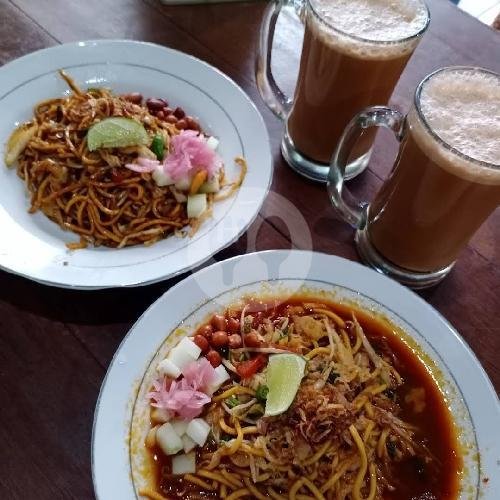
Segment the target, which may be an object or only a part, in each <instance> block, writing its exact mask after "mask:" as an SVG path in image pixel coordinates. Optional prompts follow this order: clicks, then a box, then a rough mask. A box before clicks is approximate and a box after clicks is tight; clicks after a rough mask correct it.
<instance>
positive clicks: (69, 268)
mask: <svg viewBox="0 0 500 500" xmlns="http://www.w3.org/2000/svg"><path fill="white" fill-rule="evenodd" d="M61 68H64V69H65V70H66V71H67V72H68V73H69V74H70V75H71V76H72V77H73V78H74V79H75V80H76V82H77V83H78V84H79V85H81V86H82V87H84V88H86V87H97V86H104V87H110V88H111V89H113V90H114V91H116V92H117V93H128V92H140V93H142V94H143V95H144V96H149V97H163V98H166V99H168V100H169V101H170V102H172V103H175V105H178V106H181V107H183V108H184V109H185V110H186V111H187V112H188V113H189V114H191V115H193V116H195V117H197V118H198V119H199V121H200V123H201V125H202V127H203V128H204V129H205V130H206V131H207V132H208V133H211V134H212V135H215V136H216V137H218V139H219V140H220V143H219V149H218V151H219V153H220V155H221V156H222V158H223V160H224V164H225V167H226V172H227V175H228V178H236V177H237V175H238V171H239V170H238V167H236V166H235V165H234V158H235V157H237V156H243V157H244V158H246V160H247V163H248V167H249V168H248V174H247V176H246V178H245V181H244V183H243V186H242V187H241V189H240V190H239V192H238V193H237V195H236V196H234V197H232V198H229V199H227V200H225V201H223V202H220V203H217V204H215V206H214V213H213V217H212V218H210V219H208V220H206V221H205V222H204V224H203V225H202V226H201V228H200V229H199V230H198V232H197V233H196V234H195V235H194V236H193V237H191V238H188V237H187V238H176V237H170V238H167V239H165V240H162V241H160V242H158V243H157V244H155V245H152V246H150V247H144V246H135V247H128V248H124V249H120V250H116V249H110V248H87V249H84V250H78V251H74V252H70V251H68V250H67V248H66V246H65V244H66V243H67V242H70V241H77V240H78V238H77V237H76V235H74V234H72V233H70V232H67V231H63V230H62V229H61V228H60V227H59V226H58V225H57V224H55V223H53V222H51V221H50V220H49V219H47V218H46V217H45V216H44V215H43V214H42V213H35V214H33V215H30V214H28V212H27V209H28V207H29V197H28V194H27V192H26V189H25V186H24V184H23V182H22V181H21V180H20V179H19V178H18V177H17V175H16V172H15V169H7V168H6V167H5V165H4V162H3V157H4V154H3V152H4V151H3V150H4V147H5V143H6V141H7V139H8V137H9V135H10V134H11V132H12V130H13V129H14V128H15V127H16V125H18V124H19V123H20V122H23V121H26V120H29V119H30V118H31V116H32V111H33V106H34V105H35V104H36V103H37V102H38V101H41V100H43V99H48V98H53V97H58V96H62V95H64V94H65V93H67V92H68V88H67V86H66V84H65V82H64V81H63V80H62V79H61V78H60V77H59V75H58V74H57V70H59V69H61ZM0 107H1V109H2V118H1V120H0V158H1V159H0V227H1V228H2V238H1V239H0V268H3V269H4V270H7V271H10V272H13V273H16V274H20V275H23V276H26V277H28V278H31V279H33V280H36V281H39V282H42V283H47V284H50V285H54V286H61V287H73V288H81V289H96V288H107V287H117V286H137V285H145V284H148V283H152V282H155V281H159V280H162V279H166V278H168V277H171V276H174V275H176V274H178V273H180V272H182V271H186V270H189V269H191V268H193V267H195V266H196V265H198V264H200V263H202V262H203V261H205V260H207V259H208V258H209V257H210V256H212V255H213V254H214V253H216V252H217V251H219V250H221V249H222V248H224V247H226V246H227V245H229V244H230V243H232V242H233V241H235V240H236V239H237V238H238V237H239V236H240V235H241V234H242V233H243V232H244V231H245V230H246V229H247V228H248V226H249V225H250V224H251V222H252V221H253V220H254V219H255V217H256V216H257V213H258V211H259V209H260V207H261V205H262V202H263V201H264V198H265V196H266V194H267V191H268V189H269V185H270V182H271V177H272V159H271V152H270V146H269V138H268V135H267V131H266V127H265V125H264V122H263V120H262V117H261V116H260V114H259V112H258V111H257V109H256V108H255V106H254V105H253V103H252V102H251V101H250V99H249V98H248V97H247V95H246V94H245V93H244V92H243V91H242V90H241V89H240V88H239V87H238V86H237V85H236V84H235V83H234V82H233V81H232V80H231V79H229V78H228V77H227V76H226V75H224V74H223V73H221V72H220V71H218V70H217V69H215V68H213V67H212V66H210V65H208V64H206V63H204V62H202V61H200V60H198V59H195V58H194V57H191V56H188V55H186V54H183V53H181V52H177V51H174V50H171V49H167V48H165V47H160V46H158V45H153V44H148V43H140V42H133V41H105V40H101V41H91V42H79V43H72V44H67V45H61V46H58V47H52V48H49V49H45V50H41V51H38V52H34V53H32V54H29V55H27V56H25V57H22V58H20V59H17V60H16V61H13V62H11V63H9V64H7V65H5V66H3V67H2V68H0Z"/></svg>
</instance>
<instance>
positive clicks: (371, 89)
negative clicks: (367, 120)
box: [256, 0, 430, 182]
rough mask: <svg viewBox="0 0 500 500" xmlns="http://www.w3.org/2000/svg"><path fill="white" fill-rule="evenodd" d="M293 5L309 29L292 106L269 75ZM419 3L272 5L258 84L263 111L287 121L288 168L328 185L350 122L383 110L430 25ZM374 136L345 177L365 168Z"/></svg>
mask: <svg viewBox="0 0 500 500" xmlns="http://www.w3.org/2000/svg"><path fill="white" fill-rule="evenodd" d="M290 5H293V6H295V8H296V10H297V11H298V13H299V15H300V18H301V20H302V21H303V23H304V25H305V34H304V42H303V47H302V56H301V62H300V70H299V76H298V80H297V86H296V90H295V97H294V99H293V100H292V99H290V98H288V97H287V96H286V95H285V94H284V93H283V92H282V91H281V90H280V88H279V87H278V85H277V83H276V81H275V79H274V76H273V74H272V71H271V52H272V43H273V38H274V30H275V25H276V21H277V18H278V15H279V12H280V10H281V9H282V7H283V6H290ZM429 19H430V18H429V11H428V9H427V6H426V5H425V3H424V2H423V1H422V0H402V1H398V2H394V1H393V0H275V1H273V2H271V3H270V5H269V6H268V8H267V10H266V14H265V16H264V21H263V23H262V27H261V34H260V48H259V53H258V58H257V66H256V79H257V86H258V88H259V91H260V94H261V96H262V98H263V99H264V101H265V102H266V104H267V105H268V106H269V107H270V108H271V110H273V111H274V112H275V113H276V114H277V115H278V116H279V117H280V118H282V119H283V120H284V122H285V131H284V136H283V140H282V143H281V151H282V153H283V156H284V158H285V159H286V161H287V162H288V164H289V165H290V166H291V167H292V168H293V169H294V170H296V171H297V172H299V173H300V174H302V175H304V176H305V177H308V178H310V179H313V180H316V181H321V182H326V179H327V176H328V166H329V162H330V160H331V157H332V153H333V151H334V149H335V146H336V144H337V142H338V140H339V138H340V136H341V135H342V131H343V130H344V128H345V127H346V125H347V123H348V122H349V120H350V119H351V117H352V116H353V115H354V114H355V113H357V112H358V111H361V110H362V109H363V108H365V107H366V106H370V105H373V104H386V103H387V102H388V100H389V97H390V95H391V94H392V91H393V90H394V87H395V85H396V83H397V81H398V79H399V77H400V75H401V72H402V71H403V69H404V67H405V66H406V63H407V62H408V59H409V58H410V56H411V55H412V53H413V51H414V50H415V47H416V46H417V44H418V42H419V40H420V38H421V36H422V34H423V33H424V32H425V30H426V29H427V26H428V24H429ZM373 139H374V136H373V135H372V134H366V135H364V136H363V137H362V138H361V139H360V140H359V141H358V144H357V145H356V148H355V150H353V151H352V154H351V158H350V162H349V164H348V165H347V166H346V178H352V177H354V176H355V175H357V174H358V173H360V172H361V171H362V170H364V168H365V167H366V165H367V163H368V160H369V158H370V151H371V147H372V143H373Z"/></svg>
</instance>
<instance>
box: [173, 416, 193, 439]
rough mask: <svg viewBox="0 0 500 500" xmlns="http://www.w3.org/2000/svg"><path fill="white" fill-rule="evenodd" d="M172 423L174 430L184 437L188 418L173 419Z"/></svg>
mask: <svg viewBox="0 0 500 500" xmlns="http://www.w3.org/2000/svg"><path fill="white" fill-rule="evenodd" d="M170 423H171V424H172V427H173V428H174V431H175V432H176V433H177V435H178V436H179V437H182V436H183V435H184V434H186V429H187V426H188V424H189V422H187V421H186V420H172V421H171V422H170Z"/></svg>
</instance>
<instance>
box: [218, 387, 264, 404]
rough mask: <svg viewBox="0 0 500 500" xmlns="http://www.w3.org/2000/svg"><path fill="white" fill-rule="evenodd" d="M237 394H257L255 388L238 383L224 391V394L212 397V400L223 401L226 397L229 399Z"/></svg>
mask: <svg viewBox="0 0 500 500" xmlns="http://www.w3.org/2000/svg"><path fill="white" fill-rule="evenodd" d="M235 394H250V396H255V391H254V390H253V389H250V387H244V386H242V385H236V386H234V387H231V389H228V390H227V391H224V392H223V393H222V394H219V395H218V396H215V397H214V398H213V399H212V401H214V402H215V401H223V400H224V399H227V398H229V397H231V396H234V395H235Z"/></svg>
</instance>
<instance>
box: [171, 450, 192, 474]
mask: <svg viewBox="0 0 500 500" xmlns="http://www.w3.org/2000/svg"><path fill="white" fill-rule="evenodd" d="M195 472H196V455H195V453H194V452H193V453H186V454H185V455H176V456H175V457H174V458H172V474H175V475H180V474H194V473H195Z"/></svg>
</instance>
